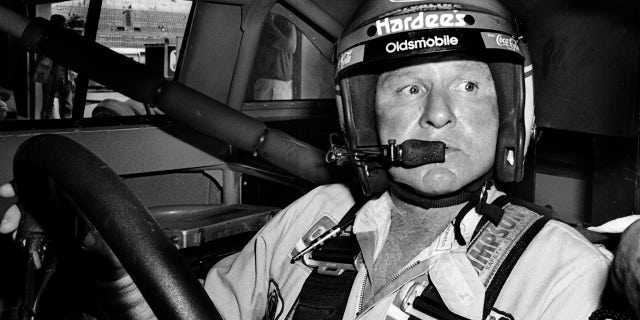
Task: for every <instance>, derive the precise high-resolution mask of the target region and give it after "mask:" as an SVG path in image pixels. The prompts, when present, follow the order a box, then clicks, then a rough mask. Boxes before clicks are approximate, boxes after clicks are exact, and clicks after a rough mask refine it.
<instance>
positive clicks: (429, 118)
mask: <svg viewBox="0 0 640 320" xmlns="http://www.w3.org/2000/svg"><path fill="white" fill-rule="evenodd" d="M455 123H456V116H455V114H454V113H453V110H452V109H451V101H450V99H449V97H448V95H446V93H443V92H441V91H440V90H432V91H431V92H429V94H428V95H427V98H426V99H425V101H424V107H423V110H422V116H421V118H420V126H421V127H423V128H428V127H432V128H436V129H440V128H443V127H445V126H447V125H449V126H453V125H455Z"/></svg>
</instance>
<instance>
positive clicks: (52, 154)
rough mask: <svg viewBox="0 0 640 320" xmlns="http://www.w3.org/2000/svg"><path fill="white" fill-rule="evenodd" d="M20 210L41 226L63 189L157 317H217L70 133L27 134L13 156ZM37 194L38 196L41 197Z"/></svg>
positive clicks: (110, 176) (172, 254) (153, 230)
mask: <svg viewBox="0 0 640 320" xmlns="http://www.w3.org/2000/svg"><path fill="white" fill-rule="evenodd" d="M13 174H14V179H15V180H14V182H15V187H16V193H17V194H18V197H19V199H20V201H21V203H22V206H23V208H24V209H25V210H26V211H27V212H30V213H32V214H33V215H34V216H35V218H36V219H37V220H38V221H41V224H42V225H43V226H44V227H45V228H46V226H47V225H48V224H47V221H51V220H53V216H52V212H49V211H51V208H52V206H51V203H50V202H49V198H50V197H49V195H55V194H59V192H60V191H62V192H64V194H66V195H67V196H68V197H69V198H70V199H71V200H72V201H73V203H74V204H75V206H76V207H77V208H78V209H79V210H81V211H82V213H83V214H84V215H85V216H86V218H87V219H88V220H89V221H90V222H91V223H92V224H93V226H94V227H95V228H96V230H97V231H98V232H99V233H100V234H101V235H102V237H103V238H104V240H105V242H106V243H107V244H108V245H109V247H110V248H111V249H112V251H113V252H114V253H115V255H116V256H117V257H118V259H119V260H120V261H121V263H122V265H123V266H124V268H125V270H126V271H127V272H128V273H129V275H131V278H132V279H133V280H134V282H135V283H136V285H137V286H138V288H139V289H140V291H141V292H142V295H143V296H144V298H145V299H146V301H147V303H148V304H149V305H150V307H151V309H152V310H153V312H154V313H155V315H156V317H157V318H158V319H167V320H169V319H184V320H187V319H222V317H221V316H220V314H219V313H218V311H217V310H216V308H215V306H214V305H213V302H212V301H211V299H210V298H209V296H208V295H207V293H206V292H205V291H204V289H203V287H202V285H201V284H200V283H199V282H198V280H197V279H196V277H195V276H194V275H193V274H192V273H191V271H190V270H189V267H188V266H187V264H186V263H185V262H184V260H183V259H182V258H181V256H180V254H179V253H178V251H177V249H176V247H175V246H174V245H173V244H172V243H171V242H170V241H169V240H168V239H167V237H166V236H165V234H164V232H163V231H162V228H161V227H160V226H159V225H158V223H157V222H156V221H155V220H154V219H153V217H152V216H151V213H150V212H149V210H148V209H147V208H146V207H145V206H144V205H143V204H142V202H140V200H138V199H137V198H136V196H135V195H134V194H133V193H132V192H131V190H130V189H129V188H128V187H127V186H126V185H125V183H124V182H123V181H122V179H121V178H120V177H119V176H118V175H117V174H116V173H115V172H113V170H111V169H110V168H109V167H108V166H107V165H106V164H105V163H104V162H103V161H102V160H100V159H99V158H98V157H97V156H96V155H94V154H93V153H91V152H90V151H89V150H87V149H86V148H84V147H83V146H81V145H80V144H78V143H77V142H75V141H73V140H71V139H70V138H67V137H64V136H61V135H53V134H45V135H39V136H35V137H32V138H29V139H28V140H26V141H25V142H24V143H22V145H20V147H19V148H18V151H17V152H16V154H15V156H14V162H13ZM43 200H44V201H43Z"/></svg>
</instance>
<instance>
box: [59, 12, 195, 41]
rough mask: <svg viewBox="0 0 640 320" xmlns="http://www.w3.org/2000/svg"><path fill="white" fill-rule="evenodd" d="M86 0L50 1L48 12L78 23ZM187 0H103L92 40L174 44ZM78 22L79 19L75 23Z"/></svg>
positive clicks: (181, 31) (182, 26)
mask: <svg viewBox="0 0 640 320" xmlns="http://www.w3.org/2000/svg"><path fill="white" fill-rule="evenodd" d="M88 6H89V1H83V0H72V1H65V2H58V3H54V4H52V5H51V14H61V15H63V16H65V17H66V18H67V21H75V22H76V27H75V29H76V30H77V29H78V27H77V25H78V24H82V23H81V22H82V21H84V20H85V19H86V16H87V9H88ZM190 7H191V2H190V1H184V0H176V1H172V0H129V1H124V0H105V1H103V7H102V11H101V13H100V23H99V25H98V34H97V37H96V42H98V43H100V44H102V45H104V46H107V47H109V48H128V49H141V50H144V48H145V44H157V43H164V42H165V39H168V41H169V44H170V45H178V46H179V44H177V43H176V42H177V41H179V40H178V39H180V38H181V37H182V36H183V34H184V29H185V26H186V24H187V18H188V15H189V9H190ZM77 22H80V23H77Z"/></svg>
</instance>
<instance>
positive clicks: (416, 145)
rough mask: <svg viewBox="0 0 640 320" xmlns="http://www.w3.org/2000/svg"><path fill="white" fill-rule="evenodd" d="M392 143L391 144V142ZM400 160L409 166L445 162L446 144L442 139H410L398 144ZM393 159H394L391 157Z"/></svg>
mask: <svg viewBox="0 0 640 320" xmlns="http://www.w3.org/2000/svg"><path fill="white" fill-rule="evenodd" d="M390 145H391V144H390ZM398 149H399V150H398V161H399V162H400V163H401V164H402V165H404V166H407V167H419V166H422V165H425V164H429V163H441V162H444V151H445V149H446V145H445V144H444V142H442V141H425V140H416V139H410V140H406V141H405V142H403V143H401V144H400V145H399V146H398ZM389 160H392V162H395V161H393V159H389Z"/></svg>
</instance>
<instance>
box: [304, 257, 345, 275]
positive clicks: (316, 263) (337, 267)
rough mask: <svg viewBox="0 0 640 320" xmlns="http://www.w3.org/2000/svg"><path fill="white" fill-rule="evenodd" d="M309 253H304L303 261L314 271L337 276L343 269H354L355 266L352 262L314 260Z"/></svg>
mask: <svg viewBox="0 0 640 320" xmlns="http://www.w3.org/2000/svg"><path fill="white" fill-rule="evenodd" d="M311 253H312V252H310V253H307V254H305V255H304V258H303V261H304V263H305V264H306V265H308V266H310V267H313V268H316V271H317V272H318V273H320V274H324V275H328V276H339V275H341V274H342V273H344V272H345V271H356V267H355V266H354V264H352V263H341V262H331V261H321V260H314V259H313V258H312V257H311Z"/></svg>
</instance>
